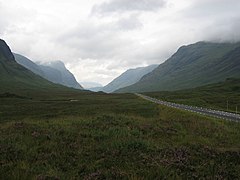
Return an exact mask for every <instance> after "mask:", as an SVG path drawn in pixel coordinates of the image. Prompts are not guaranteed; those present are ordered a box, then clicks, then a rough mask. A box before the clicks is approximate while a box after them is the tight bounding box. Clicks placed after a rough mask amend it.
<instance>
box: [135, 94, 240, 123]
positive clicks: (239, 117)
mask: <svg viewBox="0 0 240 180" xmlns="http://www.w3.org/2000/svg"><path fill="white" fill-rule="evenodd" d="M136 95H137V96H139V97H141V98H143V99H145V100H148V101H151V102H154V103H157V104H161V105H165V106H168V107H173V108H177V109H182V110H186V111H191V112H195V113H199V114H202V115H207V116H213V117H217V118H221V119H225V120H230V121H236V122H240V115H239V114H235V113H229V112H224V111H216V110H212V109H207V108H201V107H194V106H188V105H184V104H176V103H172V102H167V101H161V100H158V99H156V98H152V97H149V96H145V95H143V94H138V93H136Z"/></svg>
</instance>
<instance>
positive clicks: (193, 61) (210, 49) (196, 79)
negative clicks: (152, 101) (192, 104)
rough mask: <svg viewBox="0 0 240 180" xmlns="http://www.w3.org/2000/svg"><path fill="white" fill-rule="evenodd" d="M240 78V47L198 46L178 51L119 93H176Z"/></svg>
mask: <svg viewBox="0 0 240 180" xmlns="http://www.w3.org/2000/svg"><path fill="white" fill-rule="evenodd" d="M230 77H236V78H238V77H240V43H211V42H198V43H195V44H191V45H188V46H182V47H180V48H179V49H178V51H177V52H176V53H175V54H174V55H173V56H172V57H170V58H169V59H168V60H166V61H165V62H164V63H163V64H161V65H159V66H158V67H157V68H156V69H155V70H153V71H152V72H151V73H149V74H147V75H145V76H143V77H142V79H141V80H140V81H138V82H137V83H135V84H133V85H131V86H128V87H125V88H122V89H120V90H118V91H116V92H151V91H174V90H181V89H187V88H194V87H198V86H202V85H206V84H210V83H216V82H220V81H224V80H225V79H227V78H230Z"/></svg>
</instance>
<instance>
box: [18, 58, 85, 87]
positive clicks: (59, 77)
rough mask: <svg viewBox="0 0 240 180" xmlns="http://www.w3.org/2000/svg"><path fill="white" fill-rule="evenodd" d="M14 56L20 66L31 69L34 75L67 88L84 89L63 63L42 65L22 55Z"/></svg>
mask: <svg viewBox="0 0 240 180" xmlns="http://www.w3.org/2000/svg"><path fill="white" fill-rule="evenodd" d="M14 56H15V59H16V61H17V62H18V63H19V64H21V65H22V66H24V67H25V68H27V69H29V70H30V71H32V72H33V73H35V74H37V75H39V76H41V77H43V78H44V79H47V80H49V81H51V82H53V83H57V84H61V85H64V86H67V87H72V88H75V89H83V88H82V86H81V85H79V84H78V82H77V81H76V79H75V77H74V76H73V74H72V73H71V72H70V71H69V70H67V69H66V67H65V65H64V63H63V62H61V61H56V62H51V63H48V64H44V65H40V64H35V63H34V62H32V61H31V60H30V59H28V58H26V57H24V56H22V55H20V54H14Z"/></svg>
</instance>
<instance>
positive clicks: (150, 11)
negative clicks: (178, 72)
mask: <svg viewBox="0 0 240 180" xmlns="http://www.w3.org/2000/svg"><path fill="white" fill-rule="evenodd" d="M0 38H1V39H4V40H5V41H6V42H7V43H8V45H9V46H10V47H11V49H12V51H13V52H15V53H19V54H22V55H24V56H26V57H28V58H30V59H31V60H33V61H42V62H50V61H54V60H61V61H63V62H64V63H65V64H66V66H67V68H68V69H69V70H70V71H71V72H72V73H73V74H74V75H75V77H76V79H77V80H78V81H79V82H83V81H90V82H97V83H101V84H103V85H106V84H107V83H109V82H110V81H111V80H113V79H114V78H116V77H117V76H119V75H120V74H121V73H123V72H124V71H126V70H127V69H129V68H136V67H141V66H147V65H150V64H160V63H162V62H164V61H165V60H167V59H168V58H169V57H170V56H171V55H172V54H173V53H174V52H176V51H177V49H178V48H179V47H180V46H182V45H187V44H191V43H195V42H197V41H213V42H236V41H239V40H240V0H181V1H180V0H87V1H86V0H41V1H39V0H7V1H6V0H0Z"/></svg>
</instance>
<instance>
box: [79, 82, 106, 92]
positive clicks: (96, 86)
mask: <svg viewBox="0 0 240 180" xmlns="http://www.w3.org/2000/svg"><path fill="white" fill-rule="evenodd" d="M81 85H82V86H83V88H84V89H86V90H90V91H93V92H99V91H102V88H103V86H102V84H100V83H96V82H81Z"/></svg>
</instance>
